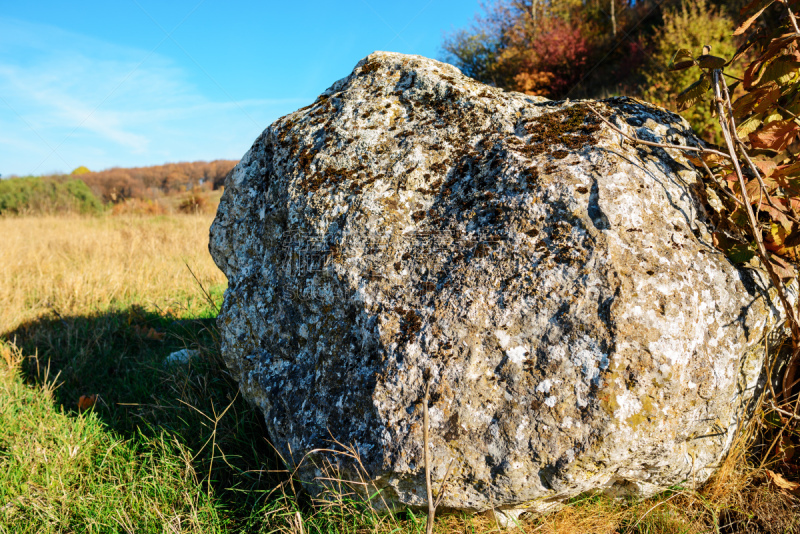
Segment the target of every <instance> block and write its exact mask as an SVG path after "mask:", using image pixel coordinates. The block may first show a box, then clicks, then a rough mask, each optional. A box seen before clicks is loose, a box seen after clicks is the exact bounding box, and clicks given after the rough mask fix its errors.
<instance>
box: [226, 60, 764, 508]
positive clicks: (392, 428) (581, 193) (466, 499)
mask: <svg viewBox="0 0 800 534" xmlns="http://www.w3.org/2000/svg"><path fill="white" fill-rule="evenodd" d="M594 105H595V106H596V107H598V108H599V109H601V110H602V111H603V112H604V113H605V114H606V115H607V116H611V117H612V119H613V120H615V121H617V123H618V124H620V125H621V126H623V127H624V128H627V129H629V130H631V131H635V132H636V133H637V134H638V135H639V136H640V137H642V138H652V139H660V140H665V141H667V140H669V141H673V142H678V143H680V144H686V143H693V142H697V140H696V139H695V138H694V137H693V135H692V133H691V131H690V129H689V127H688V125H687V124H686V122H685V121H683V120H682V119H681V118H680V117H678V116H676V115H674V114H671V113H669V112H667V111H665V110H663V109H660V108H657V107H654V106H651V105H648V104H645V103H642V102H639V101H636V100H633V99H628V98H613V99H608V100H604V101H599V102H595V103H594ZM698 181H699V177H698V174H697V173H696V170H695V169H694V168H693V167H692V165H691V164H690V163H689V162H688V161H687V160H686V159H685V158H684V157H683V156H682V154H681V153H679V152H677V151H673V150H664V149H660V148H652V147H641V146H638V147H634V146H632V145H630V144H629V143H627V142H626V143H623V142H622V140H621V139H620V136H619V135H618V134H615V133H614V132H612V131H611V130H610V129H608V128H607V127H606V126H604V125H602V124H601V123H600V122H599V121H597V120H596V119H595V117H594V116H593V115H592V114H591V113H590V112H589V110H588V108H587V106H586V103H585V102H581V101H575V102H553V101H548V100H545V99H542V98H538V97H530V96H527V95H523V94H520V93H509V92H503V91H501V90H499V89H496V88H492V87H488V86H486V85H482V84H480V83H478V82H475V81H474V80H471V79H469V78H467V77H465V76H462V75H461V73H460V72H459V71H458V70H457V69H455V68H454V67H452V66H449V65H446V64H443V63H439V62H437V61H433V60H429V59H425V58H422V57H419V56H406V55H401V54H393V53H385V52H376V53H374V54H372V55H370V56H368V57H367V58H365V59H364V60H362V61H361V62H360V63H359V64H358V65H357V66H356V68H355V70H354V71H353V73H352V74H351V75H350V76H348V77H347V78H344V79H342V80H340V81H338V82H336V83H335V84H333V86H331V87H330V88H329V89H328V90H327V91H325V93H323V94H322V95H321V96H320V97H319V98H318V99H317V100H316V101H315V102H314V103H313V104H311V105H310V106H307V107H306V108H303V109H301V110H298V111H297V112H295V113H292V114H290V115H287V116H285V117H283V118H281V119H279V120H277V121H276V122H275V123H274V124H272V125H271V126H270V127H269V128H267V129H266V130H265V131H264V132H263V134H261V136H259V138H258V139H257V140H256V141H255V143H254V144H253V146H252V148H251V149H250V151H249V152H248V153H247V154H245V156H244V157H243V158H242V160H241V162H240V163H239V164H238V165H237V166H236V168H235V169H234V170H233V172H232V173H231V175H230V176H229V178H228V179H227V181H226V184H225V186H226V187H225V192H224V194H223V197H222V201H221V203H220V206H219V211H218V213H217V217H216V220H215V221H214V224H213V226H212V228H211V243H210V250H211V253H212V256H213V257H214V260H215V261H216V263H217V265H218V266H219V267H220V269H222V270H223V271H224V272H225V274H226V276H227V277H228V281H229V287H228V290H227V292H226V294H225V301H224V305H223V309H222V311H221V313H220V316H219V319H218V324H219V327H220V331H221V334H222V352H223V356H224V358H225V360H226V362H227V364H228V366H229V368H230V370H231V372H232V374H233V375H234V376H235V377H236V379H237V380H238V381H239V384H240V387H241V390H242V392H243V393H244V395H245V396H246V398H248V399H249V400H250V401H251V402H252V403H254V404H255V405H256V406H257V407H258V408H259V409H260V410H261V411H262V412H263V414H264V417H265V421H266V424H267V427H268V429H269V432H270V436H269V437H270V440H271V442H272V443H273V444H274V445H275V446H276V447H278V449H279V450H280V451H281V453H282V455H283V457H284V458H286V459H294V461H296V462H300V460H301V459H302V462H300V471H299V472H300V474H301V476H302V478H304V480H305V481H307V482H308V484H309V486H308V487H309V488H311V489H313V488H314V487H315V486H314V484H315V482H314V479H315V477H316V478H318V477H319V476H320V475H321V474H322V468H323V467H324V466H326V465H335V466H337V469H339V470H340V471H339V476H341V477H343V478H347V477H352V479H354V480H358V477H357V475H356V473H355V471H354V470H355V469H356V468H357V464H355V463H354V462H352V461H348V458H347V456H345V455H341V454H340V455H336V454H335V453H330V452H319V451H318V449H330V450H337V449H341V447H342V446H348V447H352V450H353V451H357V453H358V454H359V456H360V462H361V466H362V468H360V469H363V470H366V475H365V476H366V477H367V479H368V482H369V483H370V484H371V487H373V489H374V488H378V489H381V490H382V492H381V495H380V498H379V499H378V500H379V502H378V505H379V506H398V505H400V506H403V505H408V506H423V505H425V482H424V470H423V465H422V456H423V455H422V446H423V442H422V432H423V429H422V409H421V403H422V395H423V391H424V379H423V374H424V373H425V372H426V370H429V371H430V373H431V382H432V391H434V396H433V397H432V400H431V403H430V408H429V409H430V432H431V443H430V452H431V455H432V471H433V479H434V481H435V483H436V487H438V484H439V483H440V482H441V480H442V478H443V477H444V475H445V470H446V468H447V466H448V464H449V463H450V462H451V461H452V462H453V469H452V474H451V477H450V479H449V482H448V489H447V492H446V495H445V497H444V500H443V503H442V506H443V507H446V508H449V509H459V510H474V511H483V510H488V509H508V510H546V509H548V508H551V507H553V506H555V505H557V504H558V503H560V502H563V501H564V500H566V499H568V498H570V497H573V496H576V495H579V494H581V493H584V492H587V491H595V490H602V491H606V492H608V493H611V494H620V495H622V494H630V493H635V494H639V495H650V494H653V493H654V492H656V491H659V490H661V489H663V488H665V487H668V486H671V485H674V484H678V483H684V482H687V481H688V483H691V484H698V483H702V482H703V481H705V480H706V479H707V478H708V477H709V476H710V475H711V473H712V472H713V470H714V468H715V467H716V466H717V465H718V462H719V461H720V459H721V458H722V457H723V455H724V454H725V453H726V451H727V450H728V448H729V447H730V444H731V441H732V439H733V437H734V434H735V431H736V429H737V426H738V425H739V423H740V422H741V421H742V419H743V418H744V417H745V416H746V411H747V406H748V403H749V402H750V399H751V398H752V395H753V392H754V390H755V388H756V384H757V380H758V377H759V373H760V369H761V363H762V359H763V339H764V336H765V335H766V334H767V333H768V332H769V331H770V330H771V329H772V328H773V326H774V325H775V324H776V322H777V321H778V318H779V315H778V312H777V311H776V309H775V307H774V306H773V305H772V304H771V301H770V299H769V298H768V294H767V292H766V289H765V283H764V281H763V277H761V276H759V275H758V274H757V273H756V274H753V273H748V272H745V271H742V270H739V269H737V268H736V267H735V266H733V265H732V264H731V263H730V262H729V261H728V260H727V259H726V258H725V257H724V256H723V255H722V254H721V253H720V252H718V251H717V250H716V249H714V248H713V246H712V244H711V241H712V240H711V236H710V231H709V224H710V223H709V221H707V220H706V219H705V217H704V211H703V208H702V205H701V200H700V198H699V196H698V194H697V188H698ZM311 451H318V452H313V453H311ZM309 453H310V454H309ZM329 462H332V463H329ZM362 475H364V473H362ZM317 483H322V482H320V481H317ZM369 493H370V494H371V493H372V492H369ZM381 503H382V504H381Z"/></svg>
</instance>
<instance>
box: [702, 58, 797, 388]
mask: <svg viewBox="0 0 800 534" xmlns="http://www.w3.org/2000/svg"><path fill="white" fill-rule="evenodd" d="M720 72H721V71H720V70H719V69H715V70H714V71H713V72H712V78H713V84H714V97H715V100H716V103H717V113H718V114H719V125H720V126H721V127H722V135H723V137H725V143H726V144H727V145H728V150H729V151H730V154H731V161H732V162H733V168H734V170H735V171H736V176H737V178H738V179H739V186H740V187H741V188H742V199H743V200H744V202H745V211H746V212H747V218H748V220H749V222H750V229H751V230H752V232H753V237H754V238H755V241H756V252H757V254H758V257H759V259H760V260H761V263H762V264H763V265H764V268H765V269H766V270H767V273H768V274H769V277H770V280H771V281H772V285H773V286H775V290H776V291H777V292H778V298H779V299H780V301H781V305H782V306H783V310H784V312H785V313H786V319H787V320H788V321H789V327H790V329H791V331H792V356H791V358H790V359H789V362H788V364H787V367H786V373H785V375H784V377H783V384H782V385H783V388H782V389H783V391H782V394H783V397H784V399H785V400H788V399H789V397H790V396H791V386H790V385H789V384H791V383H792V382H793V381H794V377H795V374H796V368H797V365H796V362H797V361H798V358H800V325H798V323H797V317H796V316H795V313H794V308H793V307H792V305H791V304H790V303H789V299H788V297H787V296H786V291H785V289H784V286H783V282H781V279H780V278H779V277H778V275H777V274H776V273H775V269H774V268H773V267H772V264H771V263H770V261H769V256H768V255H767V250H766V248H765V247H764V240H763V237H762V236H761V229H760V228H759V225H758V220H757V219H756V217H755V214H754V213H753V209H752V206H751V205H750V204H751V202H750V199H749V198H748V195H747V186H746V184H745V182H744V174H742V169H741V167H740V166H739V159H738V158H737V157H736V145H734V142H733V138H732V135H731V131H730V129H729V128H730V125H729V124H728V121H726V120H725V107H724V106H723V104H724V103H727V105H728V109H729V110H731V109H732V106H731V104H730V95H729V94H728V92H727V91H726V92H725V96H726V97H727V98H726V99H723V95H722V90H721V86H723V85H724V83H725V81H724V79H722V76H720ZM730 120H733V117H730ZM733 135H736V132H735V131H734V132H733ZM737 139H738V136H737ZM747 159H748V160H749V158H747ZM757 174H758V173H757Z"/></svg>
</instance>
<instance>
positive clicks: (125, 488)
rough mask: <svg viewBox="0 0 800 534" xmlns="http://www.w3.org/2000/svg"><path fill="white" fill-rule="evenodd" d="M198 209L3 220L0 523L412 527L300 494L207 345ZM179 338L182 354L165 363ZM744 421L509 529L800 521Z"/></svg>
mask: <svg viewBox="0 0 800 534" xmlns="http://www.w3.org/2000/svg"><path fill="white" fill-rule="evenodd" d="M212 217H213V216H212V215H209V214H194V215H167V216H129V215H119V216H111V215H103V216H97V217H78V216H59V217H56V216H28V217H0V236H2V255H0V258H1V260H0V355H2V358H0V533H3V534H6V533H8V534H11V533H42V532H53V533H56V532H58V533H62V532H64V533H72V532H75V533H78V532H80V533H83V532H87V533H101V532H103V533H104V532H119V533H150V532H154V533H155V532H174V533H179V532H181V533H182V532H197V533H201V532H202V533H207V532H220V533H223V532H225V533H227V532H247V533H249V532H287V533H288V532H291V533H298V534H306V533H340V532H341V533H345V532H381V533H384V532H385V533H395V532H400V533H405V532H409V533H417V532H424V530H425V511H424V510H418V511H406V512H403V513H399V514H387V515H381V514H378V513H376V512H375V511H374V510H373V509H372V508H371V507H369V506H367V505H363V504H357V503H355V502H353V501H352V500H350V499H349V497H348V495H347V493H346V492H344V491H343V492H341V493H327V494H324V495H320V496H318V497H316V498H314V499H312V498H311V497H309V496H308V495H307V494H304V493H303V492H302V491H301V489H300V486H299V485H298V484H297V481H295V480H294V479H293V477H292V476H291V473H290V472H289V469H290V467H291V466H287V465H285V464H284V462H283V460H282V459H281V458H279V457H277V456H276V454H275V453H274V449H273V448H272V447H271V446H270V444H269V441H268V439H267V435H266V431H265V428H264V425H263V424H262V422H261V419H260V415H259V414H258V413H256V412H255V411H254V410H253V409H251V407H250V406H249V405H248V404H247V403H246V402H245V401H244V400H243V399H242V398H241V397H240V396H239V395H238V388H237V386H236V384H235V383H234V382H233V381H232V380H231V378H230V377H229V376H228V374H227V372H226V369H225V365H224V363H223V362H222V360H221V357H220V354H219V347H218V340H217V331H216V326H215V323H214V317H215V316H216V313H217V310H218V307H219V306H220V304H221V301H222V297H223V293H224V289H225V284H226V281H225V277H224V276H223V275H222V273H221V272H220V271H219V270H218V269H217V268H216V266H215V265H214V263H213V261H212V260H211V258H210V256H209V254H208V250H207V244H208V228H209V226H210V224H211V221H212ZM181 349H190V350H193V351H196V352H194V353H193V354H194V356H193V357H192V358H191V359H190V360H189V361H188V362H186V363H169V362H166V361H165V360H166V359H167V358H168V356H169V355H170V354H171V353H173V352H175V351H178V350H181ZM760 422H761V424H766V423H764V421H763V420H761V421H760ZM750 430H751V431H750V432H748V433H744V434H743V438H742V440H741V441H740V443H739V445H738V446H737V447H735V449H734V451H733V453H732V454H731V455H730V456H729V457H728V459H727V460H726V462H725V464H724V466H723V467H722V468H721V469H720V472H719V474H718V475H717V476H716V477H715V479H714V480H712V482H711V483H709V484H708V485H706V486H705V487H703V488H700V489H694V488H692V487H691V486H690V485H688V484H687V486H685V487H683V486H681V487H675V488H672V489H670V490H669V491H667V492H665V493H664V494H661V495H659V496H658V497H656V498H654V499H648V500H624V501H619V500H616V501H615V500H611V499H608V498H604V497H598V496H588V497H585V498H579V499H575V500H574V501H573V502H571V503H570V504H569V506H567V507H566V508H564V509H563V510H561V511H559V512H556V513H553V514H550V515H547V516H544V517H525V516H523V518H522V521H521V523H520V525H519V529H520V531H521V532H526V533H533V532H541V533H588V532H598V533H600V532H602V533H612V532H624V533H628V532H630V533H656V532H663V533H692V532H797V531H798V530H797V529H798V520H797V515H798V510H797V508H796V506H797V504H796V503H797V500H796V499H795V498H794V497H793V496H791V495H790V493H789V492H788V491H787V490H786V489H781V488H780V487H778V486H777V485H776V484H775V483H774V482H773V483H770V482H769V479H768V477H767V475H766V473H767V472H766V471H765V469H764V467H765V466H761V465H759V464H758V461H757V455H754V452H753V451H755V450H757V448H758V443H759V442H758V441H757V440H755V438H754V437H753V436H755V437H757V435H758V434H759V433H758V428H752V429H750ZM745 436H750V437H749V438H747V439H746V438H745ZM498 529H499V527H498V525H497V523H496V522H495V521H494V520H492V519H491V518H490V517H488V516H484V515H478V516H469V515H462V514H441V515H440V516H439V517H438V518H437V521H436V525H435V531H436V532H443V533H451V532H452V533H455V532H459V533H461V532H463V533H477V532H491V531H495V530H498Z"/></svg>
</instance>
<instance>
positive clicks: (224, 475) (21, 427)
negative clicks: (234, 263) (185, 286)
mask: <svg viewBox="0 0 800 534" xmlns="http://www.w3.org/2000/svg"><path fill="white" fill-rule="evenodd" d="M211 294H212V296H213V297H215V300H216V301H217V302H219V300H220V296H221V288H215V290H214V291H211ZM184 302H185V303H186V308H185V310H184V311H183V313H181V314H179V315H177V316H172V315H166V316H165V315H161V314H159V313H157V312H154V311H146V310H145V309H144V308H142V307H140V306H136V305H129V306H127V307H119V308H117V309H112V310H107V311H104V312H98V313H95V314H90V315H86V316H78V317H61V316H53V317H49V318H44V319H39V320H36V321H33V322H29V323H26V324H23V325H21V326H20V327H18V328H17V329H15V331H13V332H10V333H8V334H7V335H6V336H5V337H6V339H16V344H17V346H18V347H19V350H20V351H21V354H25V355H29V357H27V358H24V360H23V361H22V362H21V363H20V364H19V365H17V366H14V368H13V369H12V368H9V369H8V370H6V371H5V373H4V375H3V378H2V382H1V384H2V385H0V388H1V390H0V398H2V401H0V406H2V412H0V510H2V512H0V531H5V532H161V531H162V529H163V528H162V527H164V525H167V524H174V525H178V524H180V525H181V529H183V530H181V531H187V530H188V531H196V532H222V531H229V530H231V529H242V528H245V527H246V531H252V529H251V528H250V527H251V526H252V525H251V523H252V522H253V519H254V518H253V517H252V516H253V515H254V514H253V510H255V509H258V508H259V507H263V505H264V497H265V495H266V494H267V493H268V492H269V491H270V490H272V489H274V488H275V486H276V476H275V475H274V474H271V473H269V471H275V470H276V469H279V465H278V464H276V459H275V457H274V456H273V455H272V453H271V448H270V447H269V444H268V443H267V442H266V440H265V439H263V436H265V435H266V433H265V431H264V428H263V426H262V425H261V423H260V420H259V418H258V417H257V416H256V414H255V412H254V411H253V410H251V409H250V408H249V407H248V406H247V405H246V404H245V403H244V401H243V400H242V399H241V398H239V397H238V396H237V394H236V391H237V388H236V386H235V384H234V383H233V382H232V381H231V380H230V379H229V377H228V376H227V374H226V373H225V371H224V366H223V365H222V363H221V362H220V360H219V355H218V352H217V350H216V348H215V340H214V326H213V321H212V320H211V319H210V317H211V316H213V314H214V309H213V308H212V307H211V306H210V305H207V306H205V307H203V306H202V305H200V301H199V299H197V298H195V297H187V298H186V299H184ZM151 328H152V329H153V331H154V332H156V335H152V334H149V333H150V330H149V329H151ZM148 334H149V336H148ZM162 335H163V339H161V340H159V339H158V338H159V337H162ZM181 348H190V349H194V350H198V351H199V355H198V356H196V357H195V358H193V359H192V360H191V361H190V362H189V363H187V364H179V365H170V366H167V367H165V366H164V365H163V361H164V359H165V358H166V357H167V356H168V355H169V354H170V353H171V352H172V351H175V350H179V349H181ZM15 350H16V349H15V348H14V347H13V346H11V345H9V344H8V343H6V346H5V352H6V353H7V354H12V353H14V352H15ZM92 394H96V395H97V402H96V404H95V406H94V407H93V408H91V409H89V410H87V411H84V412H80V411H79V410H78V404H77V403H78V399H79V398H80V397H81V396H82V395H92Z"/></svg>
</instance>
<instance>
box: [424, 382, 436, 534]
mask: <svg viewBox="0 0 800 534" xmlns="http://www.w3.org/2000/svg"><path fill="white" fill-rule="evenodd" d="M425 374H426V375H427V376H426V380H425V398H424V399H423V401H422V442H423V443H422V446H423V447H424V450H423V452H422V454H423V458H424V461H425V490H426V492H427V495H428V521H427V522H426V523H425V533H426V534H431V533H432V532H433V519H434V517H435V516H436V503H435V502H434V501H433V489H432V488H431V460H430V457H429V456H428V446H429V444H430V441H429V439H430V436H428V424H429V422H430V421H429V420H428V400H429V399H430V397H431V395H430V393H431V377H430V374H429V372H426V373H425Z"/></svg>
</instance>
